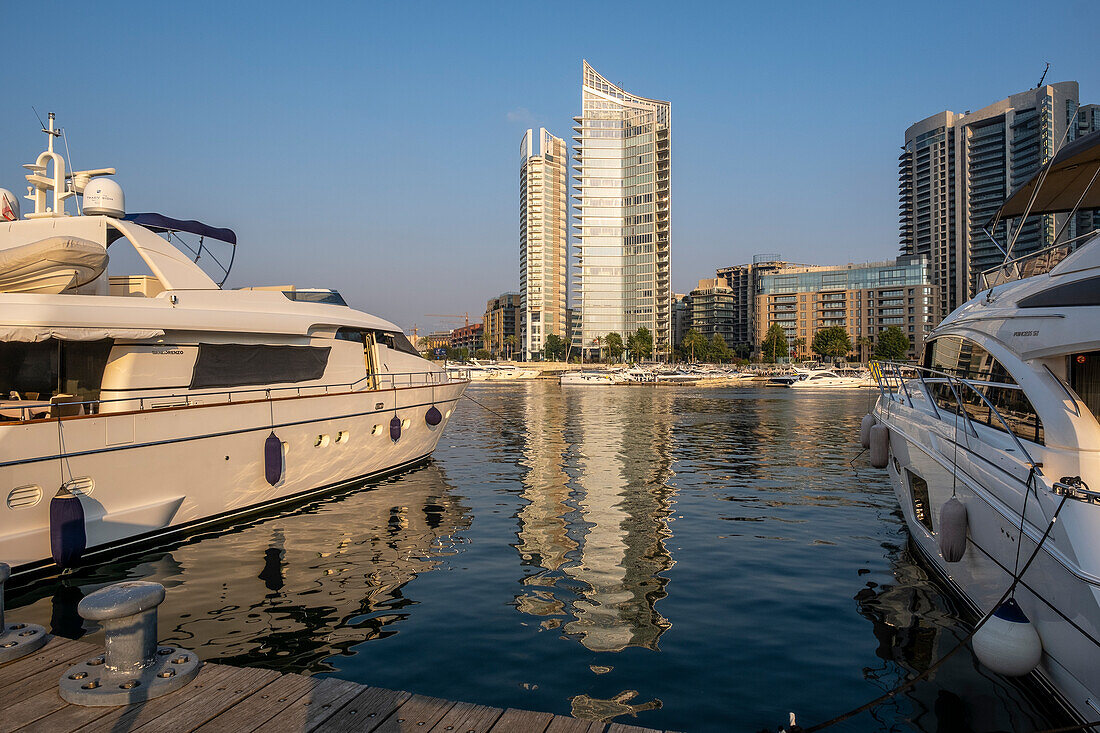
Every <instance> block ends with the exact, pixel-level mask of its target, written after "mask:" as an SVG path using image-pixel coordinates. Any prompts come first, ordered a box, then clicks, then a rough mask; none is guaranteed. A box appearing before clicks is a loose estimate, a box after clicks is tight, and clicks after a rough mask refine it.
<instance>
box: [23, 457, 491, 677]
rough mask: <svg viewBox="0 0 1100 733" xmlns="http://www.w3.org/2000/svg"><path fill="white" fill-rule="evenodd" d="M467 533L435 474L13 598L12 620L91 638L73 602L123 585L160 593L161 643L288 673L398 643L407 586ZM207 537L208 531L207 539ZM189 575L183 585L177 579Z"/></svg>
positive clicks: (408, 601) (89, 571) (424, 472)
mask: <svg viewBox="0 0 1100 733" xmlns="http://www.w3.org/2000/svg"><path fill="white" fill-rule="evenodd" d="M468 526H469V519H468V511H467V510H466V508H465V507H464V506H463V505H462V504H461V503H459V501H458V500H457V499H455V498H454V497H453V496H452V493H451V491H450V489H449V487H448V485H447V482H446V478H445V476H444V474H443V471H442V470H441V469H440V468H439V467H438V466H436V465H428V466H425V467H424V468H422V469H420V470H418V471H416V472H414V473H411V474H407V475H404V476H402V477H400V478H399V479H394V480H390V481H387V482H384V483H381V484H379V485H376V486H372V487H370V488H368V489H365V490H358V491H353V492H350V493H345V494H344V495H341V496H337V497H331V498H329V499H327V500H324V501H320V502H317V503H314V504H311V505H309V506H306V507H303V508H301V509H298V510H295V511H292V512H287V513H285V514H283V515H281V516H276V517H270V518H266V519H263V520H258V521H256V522H253V523H249V524H245V525H241V526H237V527H234V528H233V529H231V530H228V531H225V530H223V531H221V532H218V533H216V535H217V541H216V542H215V543H203V542H202V541H201V540H202V539H203V536H198V537H193V538H191V539H189V540H187V541H185V542H181V543H179V544H176V545H174V546H171V547H168V548H165V549H160V550H151V551H148V552H145V553H142V554H140V555H135V556H131V557H128V558H123V559H119V560H115V561H112V562H109V563H106V564H104V565H101V566H99V567H95V568H84V569H81V570H79V571H77V572H76V573H73V574H71V575H67V576H64V577H63V578H61V579H60V580H57V579H51V580H47V581H42V582H39V583H36V584H35V585H33V586H31V587H26V588H23V589H20V590H19V591H18V592H17V593H15V594H13V597H12V598H11V601H12V603H13V605H18V606H23V608H21V609H20V612H19V613H20V618H21V619H26V620H29V621H33V622H35V623H44V624H46V625H48V627H49V628H50V631H51V632H52V633H55V634H59V635H61V636H66V637H70V638H78V637H80V636H83V635H86V634H89V633H93V632H94V631H95V627H94V626H93V625H91V624H87V623H86V622H84V621H83V619H81V618H80V617H79V616H78V615H77V613H76V605H77V603H78V602H79V600H80V599H81V598H82V597H83V596H85V595H87V594H88V593H90V592H92V591H94V590H96V589H98V588H100V587H102V586H104V585H107V584H109V583H114V582H117V581H120V580H126V579H142V580H154V581H157V582H159V583H162V584H164V586H165V588H166V590H167V598H166V600H165V602H164V604H163V605H162V606H161V607H160V629H161V637H162V641H164V642H166V643H172V642H175V643H178V644H181V645H183V646H185V647H188V648H191V649H195V650H196V651H198V653H199V655H200V656H201V657H202V658H203V659H206V660H209V661H220V662H225V663H228V664H242V665H245V664H262V665H263V666H265V667H271V668H275V669H285V670H293V671H299V672H300V671H307V672H308V671H314V672H316V671H324V670H328V669H331V666H330V665H328V664H327V663H325V661H324V660H325V658H326V657H330V656H331V655H332V654H334V653H347V652H348V651H349V650H350V649H351V648H352V647H353V646H354V645H356V644H359V643H361V642H364V641H368V640H372V639H379V638H384V637H386V636H389V635H392V634H395V633H397V632H398V630H399V629H400V625H401V622H402V621H403V620H405V619H406V618H407V617H408V612H409V607H410V606H412V605H414V604H415V603H417V601H416V600H415V599H414V598H412V597H409V596H407V595H406V592H405V588H406V586H407V584H408V583H409V582H410V581H411V580H413V579H414V578H416V577H417V575H419V574H421V573H424V572H427V571H430V570H432V569H433V568H434V567H436V565H437V564H438V563H439V561H440V558H442V557H445V556H447V555H450V554H453V552H454V550H453V548H452V546H451V542H452V540H451V537H452V536H453V535H455V534H456V533H458V532H460V531H461V530H462V529H465V528H466V527H468ZM214 534H215V533H211V535H214ZM185 577H186V585H185V584H184V582H183V581H184V578H185Z"/></svg>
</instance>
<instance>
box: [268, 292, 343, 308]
mask: <svg viewBox="0 0 1100 733" xmlns="http://www.w3.org/2000/svg"><path fill="white" fill-rule="evenodd" d="M280 292H282V294H283V295H285V296H286V298H287V300H294V301H297V302H299V303H322V304H324V305H347V301H345V300H344V296H342V295H340V293H338V292H336V291H335V290H283V291H280Z"/></svg>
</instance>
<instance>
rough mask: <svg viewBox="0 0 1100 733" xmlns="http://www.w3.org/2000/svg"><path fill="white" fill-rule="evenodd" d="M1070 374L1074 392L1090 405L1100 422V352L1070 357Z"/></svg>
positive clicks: (1094, 415) (1090, 409) (1091, 410)
mask: <svg viewBox="0 0 1100 733" xmlns="http://www.w3.org/2000/svg"><path fill="white" fill-rule="evenodd" d="M1069 374H1070V382H1071V385H1070V386H1072V387H1073V391H1074V392H1076V393H1077V395H1078V396H1079V397H1080V398H1081V399H1082V400H1084V402H1085V404H1086V405H1088V408H1089V411H1090V412H1092V415H1093V417H1095V418H1096V419H1098V420H1100V351H1089V352H1086V353H1083V354H1073V355H1072V356H1070V358H1069Z"/></svg>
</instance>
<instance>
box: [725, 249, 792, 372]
mask: <svg viewBox="0 0 1100 733" xmlns="http://www.w3.org/2000/svg"><path fill="white" fill-rule="evenodd" d="M790 266H792V265H791V263H789V262H785V261H784V260H783V258H782V255H779V254H757V255H753V258H752V262H751V263H750V264H744V265H732V266H730V267H720V268H718V269H717V270H716V271H715V277H717V278H718V279H719V280H724V281H725V282H726V287H728V288H729V289H730V291H731V292H732V293H733V312H732V323H731V331H730V337H729V338H728V339H727V340H726V343H727V345H728V346H729V347H730V348H735V347H742V348H743V349H744V350H745V351H755V350H756V349H757V348H758V347H759V346H760V344H759V342H758V341H757V340H756V336H755V335H756V332H757V330H758V328H757V323H756V316H757V312H756V291H757V284H758V282H759V280H760V278H761V277H762V276H763V275H766V274H768V273H769V272H775V271H776V270H780V269H782V268H784V267H790ZM796 266H797V265H796Z"/></svg>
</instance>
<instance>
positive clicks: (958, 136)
mask: <svg viewBox="0 0 1100 733" xmlns="http://www.w3.org/2000/svg"><path fill="white" fill-rule="evenodd" d="M1077 107H1078V87H1077V82H1073V81H1067V82H1060V83H1057V84H1047V85H1045V86H1042V87H1038V88H1036V89H1030V90H1028V91H1026V92H1021V93H1019V94H1014V95H1012V96H1011V97H1008V98H1007V99H1002V100H1001V101H999V102H996V103H994V104H991V105H989V106H988V107H985V108H983V109H980V110H978V111H977V112H969V111H968V112H965V113H963V114H957V113H955V112H951V111H944V112H940V113H938V114H935V115H933V116H931V117H929V118H927V119H925V120H922V121H920V122H918V123H916V124H915V125H913V126H911V127H910V128H909V129H908V130H906V131H905V147H904V151H903V152H902V154H901V156H899V158H898V168H899V176H898V177H899V183H898V187H899V197H900V200H901V206H900V208H901V214H900V218H901V227H900V229H901V234H900V239H901V252H902V254H915V255H926V256H928V257H929V258H930V260H931V264H932V279H933V282H934V284H935V285H936V287H937V288H938V290H939V301H940V304H941V306H942V307H943V309H944V312H943V313H942V314H940V316H941V317H942V316H943V315H946V314H947V313H948V312H950V311H951V310H953V309H954V308H956V307H957V306H959V305H960V304H961V303H963V302H965V301H966V300H967V299H969V298H970V297H971V296H972V295H973V294H974V292H975V290H976V285H977V282H978V278H979V277H980V276H981V273H982V272H983V271H985V270H989V269H991V268H993V267H996V266H997V265H999V264H1001V261H1002V260H1003V259H1004V253H1003V252H1002V251H1001V247H1005V248H1007V247H1008V245H1009V243H1010V242H1011V241H1012V240H1013V239H1014V240H1015V243H1014V245H1013V246H1012V255H1013V256H1014V257H1016V256H1021V255H1025V254H1028V253H1030V252H1034V251H1036V250H1039V249H1042V248H1044V247H1048V246H1050V245H1051V244H1053V243H1054V238H1055V235H1056V232H1058V231H1059V230H1060V229H1062V225H1063V224H1065V223H1066V219H1067V215H1066V214H1047V215H1043V216H1041V217H1032V218H1029V219H1027V220H1026V221H1024V222H1022V226H1021V222H1018V221H1012V222H1001V223H1000V224H999V225H998V227H997V229H996V231H993V232H990V234H991V235H992V237H993V238H995V239H996V243H994V241H993V239H991V238H990V235H987V234H986V232H985V231H984V230H983V227H984V226H985V225H986V223H987V222H988V221H989V220H990V219H991V218H992V217H993V215H994V213H995V212H996V211H997V209H998V208H999V207H1000V206H1001V204H1002V203H1004V201H1005V199H1006V198H1007V197H1008V196H1009V195H1010V194H1011V193H1012V192H1013V191H1015V190H1016V189H1017V188H1019V187H1020V186H1022V185H1023V184H1024V183H1025V182H1026V181H1027V180H1028V178H1030V177H1031V176H1032V175H1033V174H1035V173H1036V172H1037V171H1038V170H1039V169H1040V167H1041V166H1042V165H1043V164H1044V163H1046V162H1047V161H1048V160H1049V159H1050V158H1051V156H1053V155H1054V153H1055V151H1056V150H1057V149H1058V147H1059V146H1060V145H1061V144H1062V143H1063V142H1064V141H1065V142H1068V141H1070V140H1073V139H1075V138H1076V137H1077V134H1078V127H1079V126H1078V124H1072V125H1071V124H1070V122H1071V121H1072V120H1074V119H1075V113H1076V112H1077ZM1075 229H1076V226H1075V222H1069V226H1068V227H1066V230H1067V231H1065V232H1064V233H1063V234H1062V238H1063V239H1065V238H1068V237H1072V236H1075Z"/></svg>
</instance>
